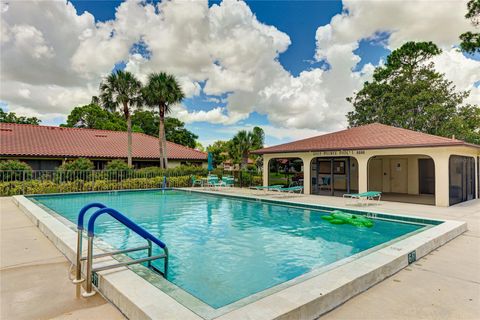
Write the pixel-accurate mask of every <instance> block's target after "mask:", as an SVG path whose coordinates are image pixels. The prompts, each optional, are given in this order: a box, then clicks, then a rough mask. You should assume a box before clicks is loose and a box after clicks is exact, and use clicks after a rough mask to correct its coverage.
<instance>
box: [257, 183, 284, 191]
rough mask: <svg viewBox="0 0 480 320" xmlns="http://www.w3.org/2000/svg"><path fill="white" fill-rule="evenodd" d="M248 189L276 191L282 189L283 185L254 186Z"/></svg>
mask: <svg viewBox="0 0 480 320" xmlns="http://www.w3.org/2000/svg"><path fill="white" fill-rule="evenodd" d="M250 188H251V189H255V190H277V189H280V188H283V184H275V185H271V186H254V187H250Z"/></svg>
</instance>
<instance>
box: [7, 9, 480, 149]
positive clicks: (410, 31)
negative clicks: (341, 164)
mask: <svg viewBox="0 0 480 320" xmlns="http://www.w3.org/2000/svg"><path fill="white" fill-rule="evenodd" d="M459 1H463V2H465V1H466V0H459ZM157 4H158V1H157V0H148V1H145V2H143V3H139V2H137V1H135V0H128V1H126V2H122V1H108V0H107V1H104V0H98V1H88V0H87V1H85V0H79V1H70V2H54V1H46V2H38V3H37V2H25V1H12V2H10V3H9V4H8V6H7V7H6V8H5V7H4V8H3V9H2V16H1V19H2V21H1V22H2V29H3V30H2V36H3V37H4V38H3V39H2V40H4V39H6V41H5V42H2V53H3V57H2V66H3V68H2V70H0V76H1V79H2V89H3V90H2V92H0V106H1V107H2V108H4V109H9V110H11V111H14V112H16V113H17V114H19V115H29V116H37V117H39V118H41V119H42V123H43V124H47V125H57V124H59V123H62V122H63V121H64V119H65V116H66V115H67V114H68V113H69V112H70V110H71V109H72V108H73V107H74V106H78V105H83V104H86V103H88V102H89V100H90V97H91V96H92V95H96V94H98V89H97V88H98V84H99V82H100V81H101V78H102V76H103V75H105V74H108V73H109V72H111V71H112V70H115V69H123V68H127V69H129V70H131V71H133V72H134V73H136V74H137V75H138V76H139V77H141V76H145V75H146V74H148V73H149V72H152V71H167V72H171V73H174V74H175V75H176V76H177V77H178V78H179V80H180V81H181V82H182V85H183V87H184V89H185V91H186V93H187V96H188V97H189V98H187V99H185V101H184V102H183V106H180V108H179V109H177V111H176V113H175V114H174V116H177V117H179V118H180V119H181V120H183V121H185V122H186V123H187V125H186V126H187V128H188V129H190V130H191V131H193V132H194V133H196V134H197V135H199V140H200V141H201V142H202V143H203V144H204V145H208V144H210V143H212V142H213V141H215V140H220V139H221V140H226V139H229V138H231V136H233V134H235V133H236V132H237V131H238V130H240V129H244V128H247V129H248V128H251V127H252V126H256V125H258V126H262V127H263V128H264V129H265V131H266V144H267V145H274V144H278V143H283V142H288V141H292V140H296V139H300V138H304V137H308V136H312V135H318V134H322V133H326V132H331V131H335V130H340V129H343V128H345V126H346V121H345V119H346V118H345V114H346V113H347V112H348V111H350V110H351V105H350V104H349V103H348V102H346V97H349V96H352V95H353V93H354V92H355V91H356V90H359V89H360V88H361V86H362V84H363V82H364V81H368V80H369V79H370V77H371V72H372V70H373V68H374V67H375V66H378V65H379V63H380V62H381V61H382V60H384V59H385V57H386V56H387V55H388V54H389V52H390V51H389V50H388V49H387V48H398V47H399V46H401V45H402V44H403V43H404V42H405V41H412V40H413V41H427V40H428V41H434V42H435V43H437V44H438V45H439V46H440V47H441V48H442V49H443V50H444V53H443V54H442V55H441V56H440V57H439V59H437V61H436V62H435V64H436V66H437V67H438V70H439V71H441V72H444V73H445V74H446V75H447V78H449V79H450V80H452V81H453V82H454V84H455V85H456V86H457V88H458V89H459V90H472V91H474V92H472V94H471V97H470V100H469V101H468V103H480V101H479V100H480V88H479V84H480V76H479V75H480V63H478V61H480V57H479V55H477V56H464V55H462V54H461V53H460V52H458V50H456V49H455V45H457V44H458V35H459V34H460V33H462V32H464V31H465V30H467V29H468V28H471V25H470V24H469V22H468V21H467V20H466V19H465V18H464V14H465V8H463V6H459V5H458V2H457V3H455V2H454V1H442V2H441V3H438V4H437V7H436V10H435V11H432V10H429V5H430V3H428V2H425V1H416V0H412V1H411V2H409V3H408V5H406V4H405V2H404V1H403V0H391V1H388V2H378V1H349V2H345V3H342V2H341V1H332V0H325V1H320V0H318V1H246V2H245V3H243V2H235V1H225V2H222V1H218V0H215V1H209V2H208V6H207V2H201V1H195V2H192V3H189V2H186V1H177V0H173V1H172V2H168V3H167V4H166V5H164V6H162V9H161V10H162V13H161V14H160V12H159V9H158V7H156V5H157ZM72 6H73V7H72ZM45 12H48V13H49V14H48V15H43V13H45ZM84 12H88V13H90V14H91V15H93V19H91V16H89V15H88V14H87V15H85V14H84ZM39 13H42V19H37V17H38V16H39ZM393 13H395V14H393ZM252 14H253V15H254V16H253V17H252ZM160 17H161V19H159V18H160ZM60 21H61V22H62V26H61V27H59V25H58V23H59V22H60ZM205 21H207V25H208V28H206V27H205ZM418 21H422V23H418ZM104 22H108V23H104ZM196 39H202V40H201V41H200V42H198V41H197V42H195V40H196ZM138 54H139V55H138ZM459 70H461V72H459ZM40 75H42V76H40ZM207 93H208V94H207ZM209 94H210V95H209Z"/></svg>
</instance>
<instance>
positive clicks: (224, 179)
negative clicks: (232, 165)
mask: <svg viewBox="0 0 480 320" xmlns="http://www.w3.org/2000/svg"><path fill="white" fill-rule="evenodd" d="M221 182H223V183H224V184H225V187H233V186H234V184H235V179H234V178H233V177H231V176H224V177H222V181H221Z"/></svg>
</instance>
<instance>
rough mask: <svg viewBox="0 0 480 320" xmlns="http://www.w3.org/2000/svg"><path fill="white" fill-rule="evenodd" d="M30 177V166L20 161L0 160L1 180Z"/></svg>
mask: <svg viewBox="0 0 480 320" xmlns="http://www.w3.org/2000/svg"><path fill="white" fill-rule="evenodd" d="M31 177H32V167H30V166H29V165H28V164H26V163H25V162H22V161H18V160H6V161H0V179H2V181H12V180H23V178H25V179H30V178H31Z"/></svg>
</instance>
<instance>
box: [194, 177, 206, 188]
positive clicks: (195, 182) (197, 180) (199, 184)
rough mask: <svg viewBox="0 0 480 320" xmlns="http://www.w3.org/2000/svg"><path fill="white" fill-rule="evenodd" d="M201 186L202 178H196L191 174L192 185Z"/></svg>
mask: <svg viewBox="0 0 480 320" xmlns="http://www.w3.org/2000/svg"><path fill="white" fill-rule="evenodd" d="M195 186H197V187H202V186H203V182H202V179H197V177H195V176H192V187H195Z"/></svg>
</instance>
